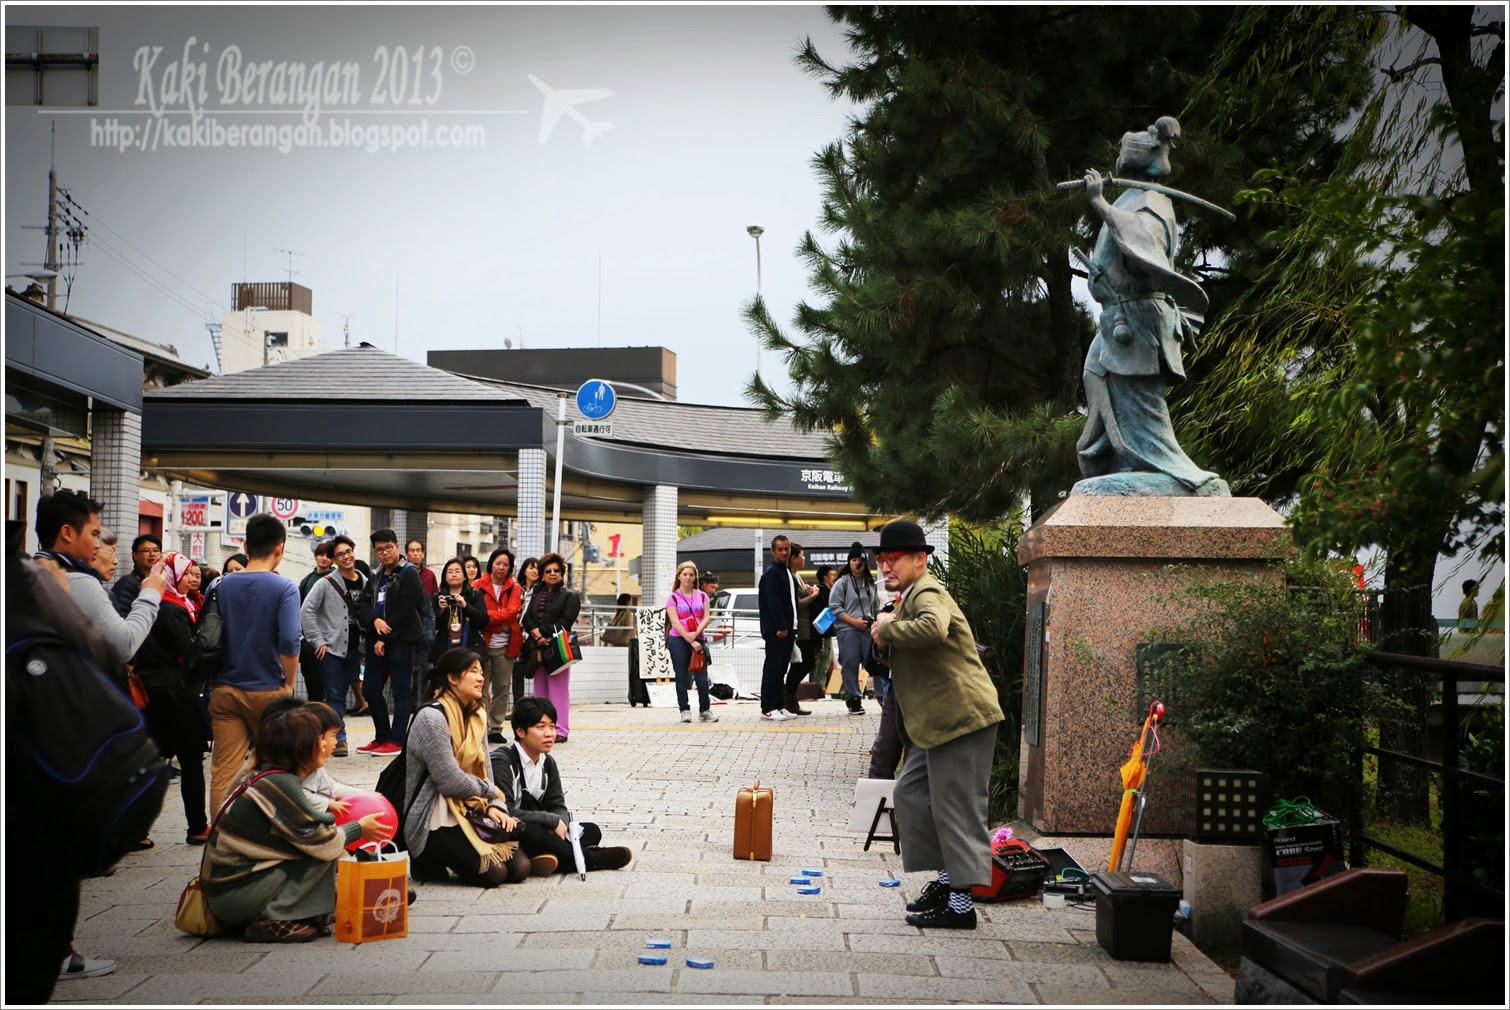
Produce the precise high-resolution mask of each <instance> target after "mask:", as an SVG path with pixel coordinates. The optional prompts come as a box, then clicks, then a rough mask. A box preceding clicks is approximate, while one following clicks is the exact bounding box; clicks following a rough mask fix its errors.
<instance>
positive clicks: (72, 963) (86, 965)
mask: <svg viewBox="0 0 1510 1010" xmlns="http://www.w3.org/2000/svg"><path fill="white" fill-rule="evenodd" d="M113 971H115V962H114V961H112V960H110V959H109V958H108V957H85V956H84V955H83V954H80V953H79V952H78V951H74V952H73V953H72V954H69V955H68V956H67V957H65V958H64V959H63V969H62V970H61V971H59V972H58V979H59V981H61V980H63V979H70V978H97V977H98V976H100V975H109V974H110V973H111V972H113Z"/></svg>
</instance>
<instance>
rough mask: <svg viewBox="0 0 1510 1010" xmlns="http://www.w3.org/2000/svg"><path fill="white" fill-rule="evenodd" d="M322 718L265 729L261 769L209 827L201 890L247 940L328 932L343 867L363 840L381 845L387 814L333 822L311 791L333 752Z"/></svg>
mask: <svg viewBox="0 0 1510 1010" xmlns="http://www.w3.org/2000/svg"><path fill="white" fill-rule="evenodd" d="M322 736H323V734H322V732H321V726H320V720H319V719H317V718H316V717H315V716H314V715H313V714H311V713H309V712H301V711H293V712H289V713H288V714H286V715H284V716H282V717H281V718H277V719H272V720H269V721H266V722H264V723H263V724H262V726H261V727H260V728H259V729H258V730H257V745H256V761H257V768H258V772H257V774H256V775H254V776H252V777H251V778H249V779H247V781H246V782H245V783H243V784H242V785H241V786H239V787H238V788H237V790H236V791H235V792H234V793H232V794H231V796H230V798H228V799H227V800H226V802H225V805H224V807H223V808H222V809H221V811H220V814H219V815H218V816H217V817H216V819H215V826H214V827H213V828H212V829H211V831H210V844H209V847H208V849H207V851H206V852H205V858H204V862H203V864H202V866H201V868H200V886H201V887H202V889H203V892H204V897H205V899H206V901H207V902H208V904H209V907H210V911H211V912H212V913H213V914H214V916H215V918H216V919H217V920H218V921H219V922H220V923H222V924H224V925H230V926H235V925H242V924H244V925H245V926H246V932H245V937H246V940H247V941H248V942H249V943H307V942H308V941H310V940H313V939H315V937H317V936H329V935H330V929H329V923H330V921H331V919H332V918H333V917H334V915H335V910H336V887H335V873H336V862H337V861H338V860H339V859H340V858H341V854H342V852H343V851H344V850H345V848H346V846H347V845H349V844H351V843H352V842H355V841H356V840H358V839H361V840H362V841H367V842H370V841H383V840H385V839H388V838H392V837H393V831H394V827H395V825H393V824H386V823H384V822H383V821H382V820H381V818H382V816H383V815H382V814H368V815H367V816H366V817H363V818H362V819H361V820H359V821H352V822H350V823H347V824H342V825H340V826H339V827H338V826H337V825H336V823H335V817H334V816H333V815H331V814H329V813H325V812H321V811H318V810H316V809H315V808H314V807H313V806H311V805H310V802H309V799H308V797H307V796H306V795H305V793H304V778H305V777H306V776H308V775H309V774H311V773H312V772H314V771H317V770H318V769H319V768H321V767H322V766H323V765H324V764H325V761H326V758H327V754H326V750H325V747H324V746H323V743H322Z"/></svg>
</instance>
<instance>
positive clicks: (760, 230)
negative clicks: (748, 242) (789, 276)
mask: <svg viewBox="0 0 1510 1010" xmlns="http://www.w3.org/2000/svg"><path fill="white" fill-rule="evenodd" d="M745 231H746V232H748V233H749V236H750V237H751V238H752V239H754V240H755V297H756V298H759V297H760V294H761V277H760V236H762V235H764V234H765V227H764V226H763V225H758V224H752V225H750V226H749V227H748V228H746V229H745ZM755 374H756V375H759V374H760V334H759V333H757V334H755Z"/></svg>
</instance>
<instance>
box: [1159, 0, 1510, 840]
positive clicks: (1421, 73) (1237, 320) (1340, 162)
mask: <svg viewBox="0 0 1510 1010" xmlns="http://www.w3.org/2000/svg"><path fill="white" fill-rule="evenodd" d="M1353 13H1357V14H1359V15H1360V16H1364V17H1367V18H1370V19H1372V20H1373V21H1374V22H1375V23H1377V24H1385V25H1389V26H1392V27H1393V28H1395V29H1397V32H1396V36H1395V38H1394V39H1393V40H1391V43H1390V47H1389V51H1390V52H1392V53H1394V54H1395V55H1396V56H1397V57H1398V61H1399V64H1400V67H1399V69H1396V68H1393V67H1391V68H1386V69H1383V70H1382V73H1380V74H1379V75H1377V76H1376V77H1375V78H1374V81H1373V83H1372V85H1370V88H1371V92H1370V93H1369V94H1368V96H1367V101H1366V103H1365V104H1364V105H1363V106H1362V107H1361V108H1360V109H1359V111H1358V115H1357V116H1356V118H1355V120H1354V121H1353V122H1352V123H1351V124H1349V131H1348V132H1347V134H1346V135H1345V136H1344V137H1342V140H1341V142H1340V143H1338V144H1337V145H1335V147H1334V149H1333V150H1331V151H1329V152H1324V153H1326V154H1328V155H1329V157H1328V158H1298V159H1297V158H1283V157H1276V158H1275V159H1274V162H1273V165H1271V166H1270V167H1269V168H1266V169H1265V170H1264V171H1261V172H1258V173H1255V175H1254V177H1253V182H1252V184H1251V186H1250V187H1249V188H1248V189H1247V190H1245V191H1244V192H1242V193H1240V194H1239V196H1238V202H1239V203H1240V204H1241V205H1242V206H1243V207H1244V208H1245V209H1246V211H1247V213H1248V215H1249V216H1250V218H1252V219H1253V220H1262V221H1264V222H1266V227H1267V229H1268V230H1267V231H1266V232H1264V233H1263V234H1261V235H1260V236H1259V238H1258V241H1256V242H1255V243H1254V244H1253V245H1252V246H1251V247H1250V248H1249V249H1247V250H1246V251H1243V250H1239V251H1238V252H1239V255H1238V256H1236V257H1235V258H1234V259H1233V261H1232V266H1233V268H1234V269H1235V270H1238V271H1240V272H1242V273H1243V274H1244V275H1245V276H1247V277H1248V278H1250V283H1249V284H1248V285H1247V286H1246V287H1245V288H1244V289H1243V290H1242V291H1241V292H1240V293H1239V295H1238V296H1237V297H1236V298H1235V299H1233V300H1232V303H1231V305H1230V307H1229V308H1228V309H1227V310H1226V311H1224V312H1222V313H1220V315H1219V316H1217V317H1216V319H1215V322H1214V325H1213V328H1212V330H1211V331H1210V334H1209V337H1208V339H1207V341H1206V342H1205V344H1204V346H1203V349H1202V351H1201V352H1200V354H1199V355H1198V356H1197V359H1196V360H1195V362H1194V363H1193V368H1194V370H1195V373H1196V374H1199V375H1200V376H1201V379H1200V381H1197V382H1194V383H1189V384H1187V385H1186V386H1184V387H1182V389H1181V390H1180V391H1179V392H1177V393H1176V394H1175V395H1174V396H1173V397H1172V398H1171V412H1172V413H1173V414H1174V416H1175V418H1176V421H1177V423H1178V421H1179V419H1180V418H1201V419H1202V420H1203V421H1204V422H1206V423H1204V424H1202V425H1200V426H1188V427H1186V428H1184V429H1183V430H1184V431H1188V432H1190V437H1189V438H1188V439H1187V445H1186V449H1187V451H1189V452H1190V453H1191V454H1192V455H1194V456H1195V457H1196V458H1198V459H1203V460H1204V461H1206V463H1207V465H1209V466H1212V467H1214V468H1215V469H1217V470H1219V471H1220V472H1222V473H1223V475H1224V476H1225V477H1226V478H1227V480H1228V482H1229V483H1230V484H1231V486H1232V487H1233V489H1234V491H1235V492H1237V493H1246V494H1256V495H1261V496H1263V497H1265V498H1268V499H1270V500H1271V501H1276V502H1278V501H1290V500H1292V499H1293V498H1294V497H1295V496H1298V498H1299V504H1298V507H1297V508H1296V509H1295V511H1294V515H1293V519H1294V521H1295V522H1294V532H1295V536H1296V539H1297V541H1298V542H1300V544H1301V545H1302V546H1303V547H1304V548H1305V549H1306V550H1307V552H1308V553H1309V554H1310V555H1311V556H1312V557H1316V558H1319V557H1324V556H1326V555H1327V554H1328V553H1330V552H1338V553H1343V554H1351V553H1353V552H1354V551H1356V550H1357V549H1359V548H1361V547H1364V546H1368V545H1377V546H1379V547H1381V548H1382V549H1383V550H1384V556H1385V561H1384V569H1385V571H1384V578H1385V600H1384V608H1383V615H1382V616H1383V619H1382V621H1381V623H1382V625H1383V626H1384V628H1385V631H1386V632H1387V633H1388V634H1389V635H1390V636H1391V640H1390V641H1389V642H1388V646H1389V648H1391V649H1393V650H1395V651H1404V652H1410V653H1414V654H1419V655H1424V654H1428V653H1429V652H1430V650H1431V648H1432V646H1433V643H1434V642H1435V641H1436V637H1437V636H1436V627H1435V621H1434V619H1433V617H1432V613H1431V582H1432V571H1433V567H1434V566H1435V563H1436V559H1437V556H1438V554H1439V553H1440V552H1448V553H1451V552H1454V551H1458V550H1461V549H1464V548H1472V549H1477V550H1478V551H1479V552H1480V553H1481V554H1482V555H1483V556H1484V557H1485V558H1486V559H1502V558H1503V557H1504V534H1503V523H1504V513H1503V507H1502V504H1501V503H1502V502H1503V499H1504V401H1503V383H1504V346H1505V331H1504V298H1505V290H1504V269H1505V263H1504V248H1503V247H1504V213H1503V202H1504V149H1503V117H1502V116H1500V117H1498V118H1496V113H1495V112H1494V108H1495V104H1496V102H1498V101H1502V100H1503V93H1504V41H1503V40H1504V28H1503V24H1502V23H1498V22H1493V23H1492V22H1491V19H1492V17H1493V14H1492V12H1488V11H1487V9H1484V8H1474V7H1471V6H1468V5H1453V6H1451V7H1427V6H1416V5H1409V6H1402V7H1398V8H1394V9H1393V10H1392V11H1387V12H1386V11H1385V10H1384V9H1380V10H1378V11H1376V12H1374V13H1372V14H1368V13H1367V12H1365V11H1363V10H1362V9H1357V10H1355V11H1353ZM1334 14H1336V12H1334ZM1271 16H1277V15H1276V14H1272V13H1271V14H1259V13H1257V12H1256V11H1254V10H1248V11H1245V12H1243V13H1240V14H1239V15H1238V16H1237V19H1236V23H1238V24H1244V23H1248V22H1251V21H1252V19H1254V18H1263V17H1271ZM1337 16H1338V17H1346V16H1350V15H1349V14H1348V13H1347V12H1344V13H1342V14H1340V15H1337ZM1476 19H1477V20H1476ZM1329 20H1333V21H1334V20H1336V18H1335V17H1333V16H1331V15H1328V16H1327V17H1325V18H1323V19H1321V21H1320V22H1317V27H1318V28H1321V27H1323V24H1324V22H1327V21H1329ZM1249 36H1250V38H1251V39H1252V45H1253V47H1254V48H1253V58H1260V54H1262V53H1263V52H1264V51H1265V50H1272V49H1273V47H1276V46H1289V45H1291V44H1292V43H1293V42H1294V41H1295V40H1296V38H1299V39H1300V40H1301V41H1302V42H1305V44H1306V45H1307V46H1308V47H1309V48H1310V51H1311V52H1312V54H1313V57H1312V58H1320V57H1321V54H1322V52H1323V50H1322V49H1320V48H1317V47H1316V46H1314V44H1312V43H1311V42H1307V41H1306V40H1308V39H1311V38H1312V34H1311V33H1308V32H1302V33H1301V34H1300V35H1299V36H1290V35H1287V34H1282V35H1279V36H1270V37H1268V38H1265V37H1264V35H1263V34H1262V33H1259V32H1250V33H1249ZM1381 51H1382V50H1381ZM1260 61H1261V62H1262V60H1260ZM1249 67H1250V56H1249V55H1248V54H1247V53H1245V52H1243V51H1242V50H1241V49H1237V50H1231V49H1224V50H1223V52H1222V53H1221V54H1220V57H1219V59H1218V60H1217V61H1216V62H1215V63H1214V65H1213V70H1212V75H1213V77H1212V80H1213V82H1216V81H1232V82H1236V83H1239V84H1240V85H1242V86H1240V87H1239V88H1238V89H1237V92H1238V93H1239V94H1241V93H1245V92H1246V90H1247V85H1248V84H1254V83H1257V82H1258V78H1257V77H1256V76H1255V73H1254V71H1252V70H1250V69H1248V68H1249ZM1234 73H1235V74H1236V76H1234ZM1427 75H1431V76H1427ZM1432 77H1436V79H1435V80H1433V79H1432ZM1208 90H1209V88H1204V87H1203V93H1204V92H1205V91H1208ZM1275 166H1278V167H1275ZM1415 700H1416V702H1418V703H1419V704H1417V706H1416V707H1417V709H1418V712H1424V701H1422V699H1421V698H1419V697H1417V698H1416V699H1415ZM1415 733H1416V731H1415V730H1412V731H1411V734H1412V735H1414V734H1415ZM1408 743H1409V741H1406V740H1398V739H1391V740H1389V741H1387V744H1401V745H1406V744H1408ZM1412 805H1413V807H1414V808H1415V810H1414V813H1413V814H1412V816H1414V817H1417V818H1419V817H1420V816H1421V814H1422V811H1423V810H1424V793H1421V792H1420V791H1419V790H1417V796H1416V798H1415V801H1414V802H1413V804H1412Z"/></svg>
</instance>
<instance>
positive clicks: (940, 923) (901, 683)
mask: <svg viewBox="0 0 1510 1010" xmlns="http://www.w3.org/2000/svg"><path fill="white" fill-rule="evenodd" d="M932 553H933V547H932V545H930V544H928V543H926V542H924V539H923V531H922V528H921V527H919V526H918V524H917V523H914V522H909V521H907V520H906V519H897V520H895V521H893V522H890V523H887V524H886V525H885V526H884V527H882V529H881V545H880V547H879V548H878V549H877V551H876V561H877V563H878V565H879V567H880V570H881V575H882V576H883V577H884V578H885V580H886V592H887V593H888V594H892V595H894V596H896V598H897V600H898V602H897V605H896V608H895V610H894V611H893V612H892V613H889V614H888V613H882V614H879V615H877V617H876V620H875V623H874V624H873V625H872V626H871V635H872V637H873V638H874V639H875V641H876V645H877V646H878V647H879V648H881V649H884V650H886V652H887V653H888V655H889V658H890V662H891V678H892V680H891V689H892V691H893V692H894V694H895V698H896V706H897V723H898V727H899V729H900V730H901V733H902V739H903V740H904V741H905V742H906V744H907V757H906V760H905V761H904V762H903V764H902V774H901V776H900V777H899V778H898V779H897V784H896V788H895V790H894V792H893V794H892V802H893V804H894V805H895V808H896V821H897V832H898V834H899V836H900V842H901V846H902V869H903V870H905V871H907V872H909V873H912V872H915V871H918V870H937V871H938V879H937V880H934V881H930V882H929V884H928V885H927V886H926V887H925V888H924V889H923V893H922V894H921V895H920V896H919V897H918V899H917V900H916V901H913V902H911V903H909V904H908V905H907V911H908V912H909V913H912V914H909V915H908V916H907V924H908V925H910V926H923V927H930V928H934V929H974V928H975V921H976V920H975V903H974V901H973V899H972V898H971V895H970V888H971V887H972V886H973V885H976V884H989V883H990V882H991V843H990V838H989V837H988V835H987V832H988V830H989V827H988V825H987V823H986V818H987V815H988V812H987V798H988V787H989V784H990V779H991V760H992V755H993V753H994V751H995V748H996V726H997V724H998V723H999V722H1001V721H1002V718H1003V716H1002V711H1001V705H1000V704H999V703H998V702H997V700H996V685H995V684H993V683H992V681H991V676H990V674H988V673H987V672H986V667H985V665H984V664H983V663H982V662H981V661H980V655H979V654H978V653H977V652H976V648H975V635H974V634H972V633H971V631H970V625H969V623H967V622H966V620H965V615H964V614H963V613H962V612H961V611H960V609H959V605H958V604H957V603H955V602H954V599H953V597H951V596H950V595H949V594H948V592H946V591H945V589H944V587H943V585H942V584H941V583H940V582H939V580H938V579H936V578H934V577H933V576H932V575H930V574H928V556H929V555H930V554H932Z"/></svg>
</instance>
